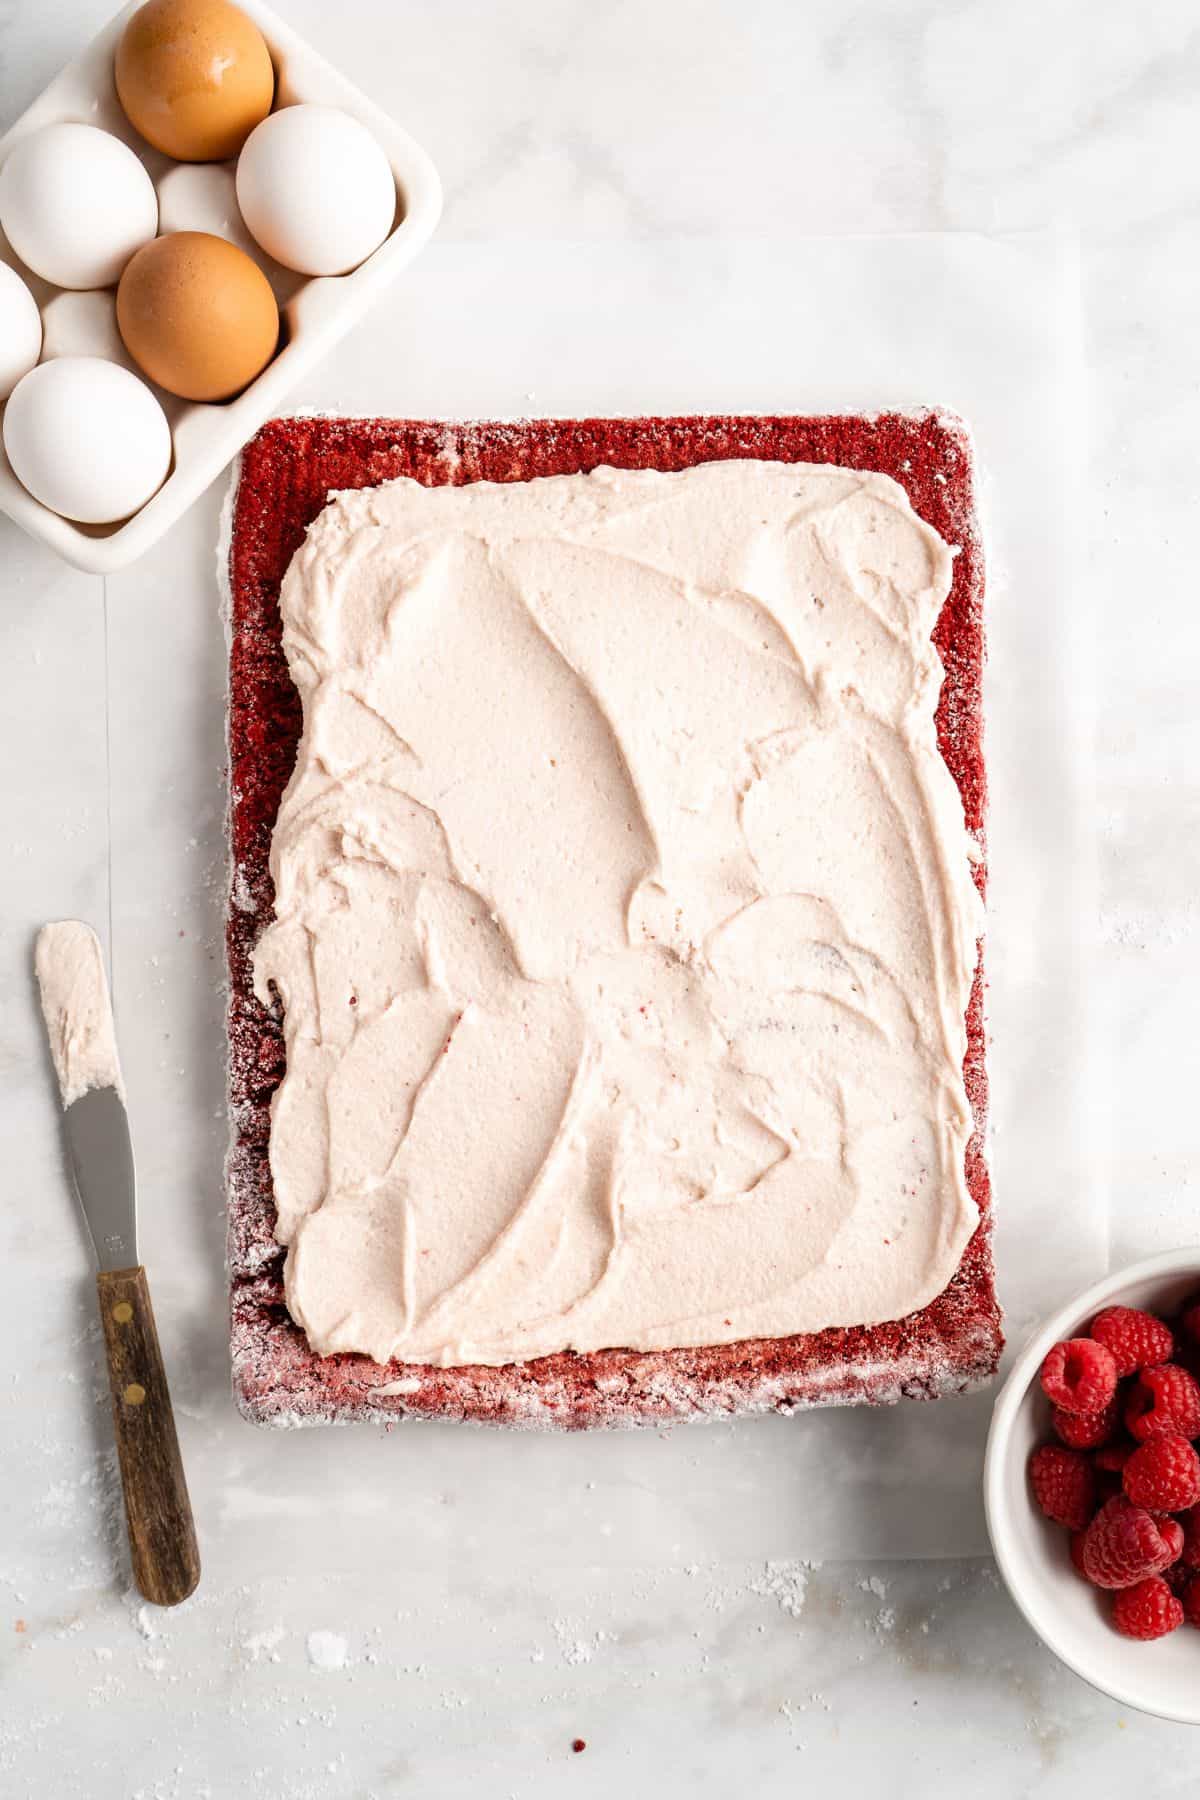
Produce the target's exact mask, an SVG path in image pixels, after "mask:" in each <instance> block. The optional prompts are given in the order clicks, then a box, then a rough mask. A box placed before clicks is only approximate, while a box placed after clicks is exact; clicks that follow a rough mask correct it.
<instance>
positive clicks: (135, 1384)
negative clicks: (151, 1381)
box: [121, 1381, 146, 1406]
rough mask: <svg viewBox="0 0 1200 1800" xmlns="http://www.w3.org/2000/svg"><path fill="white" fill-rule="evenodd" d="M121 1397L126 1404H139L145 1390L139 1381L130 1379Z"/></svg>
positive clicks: (143, 1397) (144, 1394)
mask: <svg viewBox="0 0 1200 1800" xmlns="http://www.w3.org/2000/svg"><path fill="white" fill-rule="evenodd" d="M121 1398H122V1400H124V1402H125V1404H126V1406H140V1405H141V1404H142V1401H143V1400H144V1399H145V1398H146V1390H145V1388H144V1387H143V1386H142V1384H141V1382H140V1381H131V1382H130V1384H129V1386H128V1387H127V1388H126V1389H125V1392H124V1393H123V1394H122V1395H121Z"/></svg>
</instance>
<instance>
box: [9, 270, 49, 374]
mask: <svg viewBox="0 0 1200 1800" xmlns="http://www.w3.org/2000/svg"><path fill="white" fill-rule="evenodd" d="M41 353H42V315H41V313H39V311H38V309H37V301H36V300H35V299H34V297H33V295H32V294H31V293H30V291H29V289H28V288H27V287H26V286H25V283H24V282H23V281H22V280H21V277H20V276H19V275H18V274H17V271H16V270H15V269H10V268H9V266H8V264H7V263H3V262H0V400H7V399H8V396H9V395H10V394H11V393H12V391H13V389H14V388H15V387H16V385H17V383H18V381H20V379H21V377H22V375H28V373H29V371H30V369H32V367H33V365H34V363H35V362H36V361H37V359H38V357H39V356H40V355H41Z"/></svg>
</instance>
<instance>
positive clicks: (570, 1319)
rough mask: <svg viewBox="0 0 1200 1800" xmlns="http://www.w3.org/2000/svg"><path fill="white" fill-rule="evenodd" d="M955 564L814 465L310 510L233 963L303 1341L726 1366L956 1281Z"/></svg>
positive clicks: (495, 1359) (975, 915) (975, 903)
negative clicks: (266, 793) (254, 1009)
mask: <svg viewBox="0 0 1200 1800" xmlns="http://www.w3.org/2000/svg"><path fill="white" fill-rule="evenodd" d="M952 554H953V553H952V551H951V550H950V549H949V548H948V546H947V545H946V544H945V543H943V541H942V540H941V538H940V537H939V536H938V535H937V534H936V533H935V532H934V531H933V530H932V529H931V528H930V527H929V526H927V525H926V524H925V523H924V522H923V521H922V520H921V519H919V518H918V517H917V516H916V514H915V513H914V512H913V511H912V509H911V507H910V505H909V503H908V499H907V496H906V495H905V494H904V492H903V490H902V489H901V488H900V487H899V486H897V484H896V483H895V482H893V481H891V480H889V479H888V478H887V477H885V476H882V475H875V474H869V473H867V474H864V473H861V472H857V471H853V470H848V469H839V468H830V467H824V466H821V467H817V466H810V465H796V464H784V463H765V462H755V461H744V462H726V463H711V464H707V465H704V466H701V467H698V468H693V469H688V470H685V471H683V472H681V473H678V474H660V473H656V472H653V471H636V472H629V471H617V470H613V469H598V470H596V471H595V472H594V473H592V474H589V475H578V476H555V477H551V478H549V479H545V480H538V481H530V482H524V483H514V484H512V485H498V484H493V483H483V482H481V483H477V484H474V485H471V486H467V487H459V488H433V489H427V488H423V487H421V486H419V485H418V484H416V483H415V482H411V481H407V480H400V481H393V482H390V483H388V484H387V485H386V486H383V487H380V488H375V489H367V490H362V491H358V492H351V493H343V494H339V495H337V496H335V497H334V498H333V500H332V502H331V504H330V505H329V506H327V507H326V509H325V510H324V512H323V513H322V514H321V515H320V517H319V518H318V519H317V521H316V522H315V523H314V525H313V527H312V528H311V530H310V532H309V534H308V537H307V539H306V541H305V543H304V545H303V546H302V548H301V549H300V550H299V551H298V553H297V555H296V557H295V558H294V560H293V562H292V565H291V567H290V569H289V570H288V573H287V576H286V578H285V580H284V583H283V589H282V595H281V606H282V614H283V635H284V647H285V650H286V653H287V657H288V662H289V666H290V669H291V672H292V676H293V678H294V680H295V682H296V685H297V687H298V688H299V691H300V694H301V697H302V700H303V706H304V732H303V738H302V741H301V744H300V748H299V752H298V756H297V762H296V768H295V771H294V773H293V776H292V779H291V782H290V784H289V786H288V789H287V792H286V794H285V796H284V799H283V802H282V805H281V808H280V812H279V818H278V821H277V824H276V828H275V835H274V840H273V844H272V851H271V871H272V875H273V877H274V882H275V889H276V916H275V920H274V922H273V923H272V924H271V925H270V926H269V927H268V928H267V930H266V931H265V932H264V934H263V936H262V938H261V940H260V942H259V946H258V949H257V952H256V958H255V980H256V987H257V991H258V993H259V996H260V998H261V999H262V1000H263V1001H264V1003H266V1004H270V1003H271V1000H272V998H273V994H277V995H278V997H279V999H280V1000H281V1001H282V1004H283V1008H284V1032H285V1037H286V1048H287V1069H286V1074H285V1077H284V1079H283V1082H282V1083H281V1085H280V1087H279V1089H278V1092H277V1093H276V1096H275V1101H274V1107H273V1113H272V1125H271V1170H272V1176H273V1180H274V1189H275V1198H276V1203H277V1207H278V1225H277V1235H278V1237H279V1240H280V1241H281V1242H282V1243H284V1244H286V1245H287V1247H288V1255H287V1261H286V1272H285V1281H286V1292H287V1301H288V1306H289V1308H290V1310H291V1313H292V1315H293V1317H294V1318H295V1319H296V1320H297V1322H298V1323H299V1324H300V1325H301V1326H302V1327H303V1329H304V1330H305V1331H306V1333H307V1335H308V1338H309V1341H310V1343H311V1344H312V1345H313V1347H314V1349H315V1350H317V1351H318V1352H319V1353H320V1354H330V1353H332V1352H334V1351H361V1352H366V1353H367V1354H368V1355H370V1356H372V1357H374V1358H375V1359H376V1360H378V1361H380V1362H386V1361H389V1360H391V1359H392V1358H400V1359H402V1360H404V1361H409V1362H432V1363H438V1364H443V1365H451V1364H460V1363H490V1364H500V1363H506V1362H512V1361H520V1360H524V1359H527V1358H530V1357H535V1356H540V1355H545V1354H548V1353H551V1352H554V1351H559V1350H563V1349H574V1350H579V1351H587V1350H595V1349H601V1348H614V1347H628V1348H631V1349H660V1348H667V1347H676V1346H683V1345H701V1344H722V1343H728V1342H733V1341H735V1340H737V1339H740V1338H747V1337H769V1336H784V1335H788V1334H791V1333H794V1332H801V1331H814V1330H819V1329H822V1328H824V1327H826V1326H830V1325H851V1324H854V1325H866V1324H874V1323H877V1322H879V1321H881V1320H885V1319H893V1318H898V1317H902V1316H903V1315H905V1314H907V1313H909V1312H912V1311H914V1310H915V1309H916V1308H918V1307H920V1306H923V1305H924V1304H926V1303H927V1302H928V1301H929V1300H931V1299H932V1298H933V1297H934V1296H935V1295H936V1294H938V1293H940V1291H941V1290H942V1289H943V1288H944V1287H945V1286H946V1284H947V1282H948V1281H949V1280H950V1277H951V1276H952V1274H953V1273H954V1270H955V1269H956V1267H957V1265H958V1262H959V1260H960V1258H961V1255H962V1252H963V1249H964V1248H965V1246H966V1243H967V1241H968V1239H969V1237H970V1235H971V1232H972V1231H973V1229H974V1227H975V1225H976V1223H977V1218H978V1215H977V1212H976V1209H975V1206H974V1203H973V1202H972V1200H971V1198H970V1195H969V1194H968V1192H967V1189H966V1184H965V1180H964V1172H963V1158H964V1151H965V1148H966V1143H967V1139H968V1137H969V1135H970V1131H971V1116H970V1108H969V1105H968V1101H967V1097H966V1093H965V1089H964V1085H963V1076H962V1063H963V1056H964V1053H965V1049H966V1027H965V1022H964V1015H965V1012H966V1008H967V1003H968V998H969V995H970V989H971V983H972V979H973V974H974V970H975V965H976V955H977V939H978V936H979V933H980V931H981V929H982V908H981V904H980V900H979V897H978V894H977V892H976V889H975V885H974V882H973V879H972V875H971V864H972V860H973V857H974V854H975V852H974V847H973V845H972V843H971V842H970V840H969V838H968V835H967V832H966V830H965V827H964V823H963V813H962V805H961V801H960V797H959V794H958V790H957V788H956V787H955V784H954V781H953V779H952V777H951V775H950V772H949V770H948V769H947V767H946V765H945V762H944V761H943V759H942V757H941V755H940V753H939V751H938V748H937V741H936V735H935V729H934V711H935V707H936V704H937V697H938V691H939V688H940V684H941V680H942V667H941V663H940V660H939V658H938V655H937V652H936V651H935V649H934V647H933V645H932V644H931V642H930V632H931V630H932V628H933V625H934V622H935V621H936V619H937V616H938V613H939V611H940V609H941V606H942V604H943V602H944V600H945V598H946V595H947V593H948V592H949V588H950V578H951V565H952Z"/></svg>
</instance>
